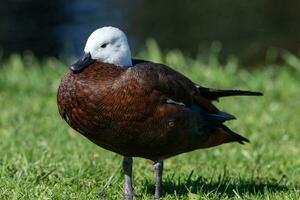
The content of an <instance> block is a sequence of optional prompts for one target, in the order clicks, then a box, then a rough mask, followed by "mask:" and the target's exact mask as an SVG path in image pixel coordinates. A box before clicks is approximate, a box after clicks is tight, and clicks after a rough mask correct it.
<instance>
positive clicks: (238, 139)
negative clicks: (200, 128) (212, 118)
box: [222, 125, 250, 144]
mask: <svg viewBox="0 0 300 200" xmlns="http://www.w3.org/2000/svg"><path fill="white" fill-rule="evenodd" d="M222 128H223V130H224V131H226V132H227V133H228V134H230V136H231V137H232V139H233V141H235V142H238V143H240V144H245V142H247V143H250V140H248V139H247V138H245V137H243V136H241V135H239V134H237V133H235V132H233V131H232V130H230V129H229V128H228V127H227V126H225V125H223V126H222Z"/></svg>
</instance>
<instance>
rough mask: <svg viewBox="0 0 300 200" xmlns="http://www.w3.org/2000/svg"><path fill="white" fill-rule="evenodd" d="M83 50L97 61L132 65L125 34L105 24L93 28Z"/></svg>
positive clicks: (124, 65)
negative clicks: (95, 28) (101, 26)
mask: <svg viewBox="0 0 300 200" xmlns="http://www.w3.org/2000/svg"><path fill="white" fill-rule="evenodd" d="M84 52H85V53H90V54H91V58H92V59H94V60H97V61H99V62H104V63H110V64H114V65H117V66H121V67H128V66H132V62H131V52H130V48H129V45H128V42H127V38H126V35H125V34H124V33H123V31H121V30H120V29H118V28H115V27H111V26H105V27H103V28H99V29H97V30H95V31H94V32H93V33H92V34H91V35H90V37H89V38H88V40H87V42H86V45H85V48H84Z"/></svg>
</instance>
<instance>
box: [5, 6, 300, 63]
mask: <svg viewBox="0 0 300 200" xmlns="http://www.w3.org/2000/svg"><path fill="white" fill-rule="evenodd" d="M0 2H1V6H0V49H1V50H2V52H3V55H4V56H8V55H10V54H11V53H13V52H20V53H22V52H24V51H26V50H30V51H32V52H33V53H34V54H35V55H37V56H38V57H47V56H70V55H76V56H78V55H79V54H80V53H81V52H82V49H83V46H84V43H85V41H86V39H87V37H88V36H89V34H90V33H91V32H92V31H93V30H95V29H96V28H99V27H102V26H105V25H112V26H116V27H119V28H121V29H123V30H124V31H125V32H126V33H127V36H128V37H129V42H130V44H131V47H132V50H134V52H138V51H139V50H141V49H143V47H144V44H145V40H146V39H147V38H154V39H155V40H156V41H157V42H158V44H159V46H160V47H161V48H162V50H169V49H180V50H182V51H183V52H184V53H185V54H188V55H191V56H196V55H198V54H201V55H204V56H205V55H206V54H207V52H208V49H209V48H210V46H211V44H212V43H213V42H214V41H219V42H220V43H221V44H222V51H221V59H222V58H226V57H228V56H229V55H237V56H238V57H239V58H240V59H241V60H242V62H244V63H246V64H247V63H253V62H263V61H264V60H265V53H266V51H267V49H269V48H270V47H276V48H283V49H287V50H289V51H291V52H292V53H294V54H296V55H299V49H300V14H299V12H300V1H299V0H286V1H281V0H253V1H240V0H225V1H219V0H211V1H187V0H164V1H158V0H154V1H153V0H115V1H109V0H88V1H80V0H73V1H68V0H51V1H40V0H1V1H0Z"/></svg>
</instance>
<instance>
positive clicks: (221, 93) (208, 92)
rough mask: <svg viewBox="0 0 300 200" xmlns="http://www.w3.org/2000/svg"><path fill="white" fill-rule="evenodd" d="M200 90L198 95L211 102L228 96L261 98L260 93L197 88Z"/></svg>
mask: <svg viewBox="0 0 300 200" xmlns="http://www.w3.org/2000/svg"><path fill="white" fill-rule="evenodd" d="M197 87H198V89H199V90H200V93H201V94H202V95H203V96H204V97H205V98H206V99H209V100H211V101H213V100H218V99H219V98H220V97H228V96H262V95H263V93H261V92H252V91H245V90H220V89H212V88H206V87H202V86H197Z"/></svg>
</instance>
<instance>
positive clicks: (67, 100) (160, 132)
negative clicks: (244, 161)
mask: <svg viewBox="0 0 300 200" xmlns="http://www.w3.org/2000/svg"><path fill="white" fill-rule="evenodd" d="M84 53H85V54H84V56H83V58H81V59H80V60H79V61H78V62H76V63H75V64H73V65H71V67H70V70H69V71H68V72H67V74H66V75H65V77H64V78H63V79H62V81H61V84H60V86H59V89H58V93H57V103H58V108H59V113H60V115H61V116H62V117H63V119H64V120H65V121H66V122H67V123H68V124H69V125H70V126H71V127H72V128H73V129H75V130H76V131H78V132H79V133H81V134H82V135H84V136H85V137H87V138H88V139H89V140H91V141H92V142H94V143H95V144H97V145H99V146H100V147H103V148H105V149H107V150H110V151H113V152H116V153H118V154H120V155H122V156H124V159H123V170H124V173H125V183H124V190H125V198H126V199H132V198H133V196H134V193H133V188H132V178H131V174H132V173H131V172H132V157H142V158H146V159H150V160H152V161H153V162H154V171H155V175H156V186H155V196H154V197H155V199H158V198H159V197H160V196H161V187H162V171H163V159H165V158H168V157H171V156H175V155H178V154H181V153H185V152H189V151H193V150H196V149H202V148H208V147H213V146H217V145H220V144H224V143H229V142H239V143H241V144H243V143H244V142H249V140H248V139H246V138H244V137H243V136H241V135H238V134H237V133H234V132H233V131H232V130H230V129H229V128H228V127H227V126H225V125H224V124H223V123H224V122H225V121H228V120H232V119H235V117H234V116H232V115H230V114H227V113H225V112H222V111H220V110H218V109H217V108H216V107H215V106H214V105H213V104H212V101H213V100H218V98H220V97H225V96H235V95H249V96H260V95H262V93H260V92H251V91H240V90H219V89H210V88H206V87H202V86H200V85H198V84H195V83H193V82H192V81H191V80H190V79H188V78H187V77H185V76H184V75H182V74H180V73H179V72H177V71H175V70H173V69H171V68H170V67H168V66H165V65H163V64H158V63H154V62H150V61H144V60H135V59H132V58H131V52H130V48H129V45H128V42H127V38H126V36H125V34H124V33H123V32H122V31H121V30H120V29H118V28H114V27H103V28H100V29H97V30H96V31H94V32H93V33H92V34H91V35H90V37H89V38H88V40H87V43H86V45H85V49H84Z"/></svg>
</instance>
